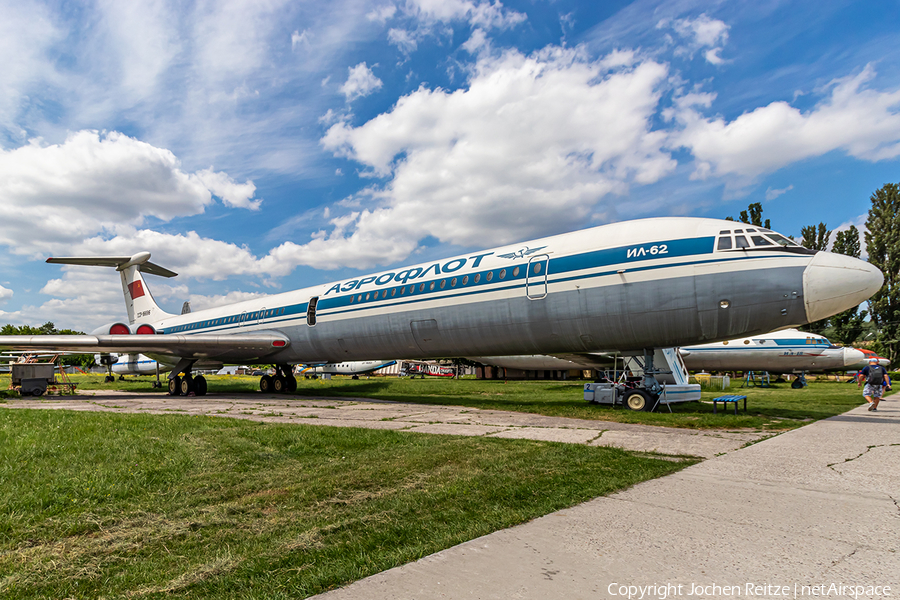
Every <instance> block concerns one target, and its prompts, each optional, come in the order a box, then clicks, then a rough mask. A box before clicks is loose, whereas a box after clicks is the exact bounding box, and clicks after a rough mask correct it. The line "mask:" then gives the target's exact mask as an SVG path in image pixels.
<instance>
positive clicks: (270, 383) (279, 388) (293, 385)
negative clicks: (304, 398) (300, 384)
mask: <svg viewBox="0 0 900 600" xmlns="http://www.w3.org/2000/svg"><path fill="white" fill-rule="evenodd" d="M259 391H261V392H263V393H266V394H271V393H276V394H285V393H294V392H296V391H297V380H296V379H295V378H294V373H293V370H292V369H291V366H290V365H275V375H263V376H262V377H261V378H260V380H259Z"/></svg>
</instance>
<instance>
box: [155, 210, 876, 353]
mask: <svg viewBox="0 0 900 600" xmlns="http://www.w3.org/2000/svg"><path fill="white" fill-rule="evenodd" d="M736 225H741V224H736V223H733V222H729V221H719V220H712V219H693V218H659V219H645V220H638V221H629V222H624V223H616V224H612V225H605V226H602V227H595V228H592V229H586V230H583V231H577V232H574V233H569V234H564V235H559V236H554V237H549V238H544V239H541V240H536V241H531V242H526V243H522V244H513V245H509V246H503V247H499V248H495V249H493V250H486V251H482V252H475V253H470V254H464V255H460V256H457V257H453V258H450V259H444V260H439V261H434V262H429V263H423V264H420V265H415V266H412V267H404V268H402V269H396V270H393V271H385V272H381V273H375V274H372V275H369V276H364V277H358V278H355V279H350V280H346V281H341V282H335V283H331V284H325V285H321V286H314V287H310V288H306V289H302V290H297V291H294V292H288V293H284V294H279V295H274V296H269V297H266V298H262V299H255V300H251V301H247V302H243V303H240V304H236V305H231V306H227V307H222V308H216V309H210V310H205V311H198V312H193V313H189V314H185V315H168V316H166V317H164V318H162V319H160V320H154V321H148V322H150V323H152V324H153V325H154V326H155V327H156V328H157V329H158V330H159V332H160V333H166V334H183V335H191V334H199V333H202V334H220V335H227V334H233V333H242V332H248V333H249V332H254V331H258V332H266V331H277V332H279V333H280V334H282V335H285V336H287V337H288V338H289V340H290V343H289V345H287V347H285V348H284V349H283V350H281V351H279V352H278V353H277V354H271V355H268V356H266V358H265V360H266V362H267V363H324V362H343V361H348V360H366V359H378V358H381V357H385V356H390V357H392V358H397V359H406V358H433V357H450V356H492V355H493V356H496V355H528V354H565V353H581V352H608V351H617V350H618V351H628V350H640V349H643V348H661V347H673V346H686V345H692V344H698V343H704V342H710V341H717V340H725V339H731V338H735V337H740V336H745V335H749V334H755V333H762V332H767V331H772V330H774V329H779V328H786V327H792V326H797V325H801V324H804V323H807V322H809V321H812V320H815V319H819V318H822V317H823V316H827V315H829V314H833V313H835V312H839V311H840V310H844V309H846V308H847V307H849V306H853V305H855V304H856V303H858V302H861V301H862V300H864V299H865V298H867V297H868V296H869V295H871V294H872V293H874V291H876V290H877V289H878V288H879V287H880V285H881V281H882V277H881V273H880V272H879V271H878V270H877V269H875V268H874V267H872V266H871V265H869V264H868V263H865V262H863V261H859V260H857V259H852V258H849V257H844V256H840V255H833V254H829V253H827V252H820V253H817V254H808V253H802V252H799V251H790V250H786V249H783V248H780V247H775V248H753V249H749V250H729V251H719V250H716V247H717V236H718V235H719V233H720V231H721V230H727V229H728V228H734V227H735V226H736ZM311 298H317V302H316V304H315V315H314V316H315V323H314V324H313V322H312V319H310V320H308V319H307V317H308V314H307V313H308V310H309V309H310V299H311ZM208 358H211V359H216V360H222V361H223V362H226V363H227V362H229V360H228V355H227V353H223V355H222V356H212V355H208ZM240 360H241V361H246V360H248V358H247V357H240Z"/></svg>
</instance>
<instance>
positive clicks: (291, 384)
mask: <svg viewBox="0 0 900 600" xmlns="http://www.w3.org/2000/svg"><path fill="white" fill-rule="evenodd" d="M286 389H287V391H288V393H289V394H293V393H294V392H296V391H297V379H296V378H295V377H294V376H293V375H290V376H289V377H288V378H287V388H286Z"/></svg>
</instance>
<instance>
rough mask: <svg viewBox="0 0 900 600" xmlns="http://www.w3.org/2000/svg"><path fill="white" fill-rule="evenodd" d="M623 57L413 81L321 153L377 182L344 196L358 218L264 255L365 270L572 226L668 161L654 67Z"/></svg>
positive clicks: (339, 131) (552, 53) (502, 64)
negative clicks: (437, 250)
mask: <svg viewBox="0 0 900 600" xmlns="http://www.w3.org/2000/svg"><path fill="white" fill-rule="evenodd" d="M632 63H634V61H633V56H632V55H629V56H625V55H623V54H622V53H616V54H615V55H614V56H613V55H610V56H607V57H603V58H601V59H597V60H590V59H589V58H587V57H585V56H584V55H582V54H581V53H580V52H579V51H578V50H577V49H565V48H559V47H551V48H548V49H546V50H543V51H540V52H537V53H535V54H533V55H531V56H525V55H523V54H521V53H518V52H507V53H505V54H503V55H502V56H500V57H493V58H492V57H482V58H481V59H480V60H479V61H478V63H477V65H476V67H475V69H474V73H473V76H472V78H471V80H470V82H469V84H468V86H467V87H466V88H465V89H460V90H457V91H455V92H448V91H445V90H442V89H435V90H429V89H426V88H424V87H423V88H420V89H418V90H416V91H415V92H413V93H411V94H409V95H407V96H405V97H403V98H401V99H400V100H399V101H398V102H397V104H396V105H395V107H394V108H393V109H392V110H391V111H390V112H388V113H384V114H381V115H379V116H377V117H376V118H374V119H372V120H371V121H369V122H367V123H365V124H363V125H361V126H359V127H351V126H350V125H349V124H347V123H344V122H342V123H337V124H335V125H333V126H332V127H331V128H330V129H329V130H328V132H327V134H326V135H325V137H324V138H323V140H322V143H323V145H324V146H325V148H327V149H329V150H331V151H332V152H334V153H335V154H336V155H338V156H344V157H347V158H349V159H353V160H355V161H358V162H360V163H362V164H363V165H365V166H366V167H367V168H369V169H371V171H372V174H373V175H375V176H378V177H385V178H389V181H388V183H387V184H386V185H385V186H383V187H378V186H373V187H372V188H370V189H369V190H368V192H367V195H364V196H359V197H356V198H354V201H355V202H356V203H357V204H360V208H361V210H358V211H355V212H353V213H352V214H350V215H344V216H342V217H339V219H341V220H340V221H339V220H338V219H334V220H333V221H332V226H333V230H332V231H331V232H330V233H329V234H327V235H326V234H325V233H324V232H322V233H321V234H320V235H319V236H318V237H317V238H316V239H314V240H312V241H311V242H310V243H309V244H306V245H303V246H297V245H292V246H285V247H282V248H279V249H278V250H276V251H273V255H279V256H282V254H280V253H285V254H290V255H291V257H292V260H303V261H304V262H305V261H306V260H308V259H304V258H303V256H304V255H305V254H306V253H312V252H313V251H315V252H316V255H317V256H326V257H328V259H331V257H334V261H336V262H335V264H348V263H349V262H350V261H356V260H358V261H360V264H374V262H375V261H377V260H378V259H379V258H384V259H386V260H385V261H384V262H387V261H389V260H399V259H401V258H403V257H404V256H405V255H407V254H408V253H409V252H411V251H412V250H413V249H414V248H415V247H416V245H417V243H418V241H419V240H420V239H422V238H424V237H425V236H433V237H435V238H437V239H438V240H440V241H442V242H447V243H453V244H460V245H467V246H468V245H485V241H486V240H490V242H491V243H498V244H499V243H505V242H512V241H516V240H518V239H523V238H525V237H529V236H531V235H534V234H543V233H547V232H549V231H554V230H555V231H560V230H563V229H567V228H571V227H575V226H578V225H580V224H583V223H584V221H585V220H586V219H588V218H589V215H590V214H591V213H592V211H593V209H594V207H595V205H596V204H597V203H598V202H600V201H601V200H603V199H605V198H608V197H609V195H610V194H619V193H623V192H625V191H626V190H627V189H628V187H629V185H631V184H634V183H637V184H648V183H653V182H655V181H657V180H658V179H659V178H660V177H662V176H663V175H665V174H667V173H669V172H671V171H672V170H673V169H674V167H675V161H674V160H673V159H672V158H671V156H670V155H669V154H668V153H666V152H665V151H663V150H662V148H661V146H662V144H663V143H664V142H665V139H666V135H665V133H663V132H659V131H654V130H653V129H652V127H651V118H652V116H653V115H654V113H655V112H656V110H657V105H658V102H659V97H660V93H661V92H660V86H661V85H662V84H663V83H664V81H665V79H666V77H667V75H668V72H667V69H666V67H665V66H664V65H662V64H659V63H656V62H654V61H649V60H648V61H644V62H639V63H635V64H632ZM634 208H635V209H638V210H639V207H634ZM500 222H502V223H503V224H504V227H503V228H502V230H498V228H497V227H496V225H497V223H500ZM382 253H383V254H382ZM343 257H347V258H343ZM351 257H352V258H351ZM343 261H347V262H343ZM326 264H330V260H326Z"/></svg>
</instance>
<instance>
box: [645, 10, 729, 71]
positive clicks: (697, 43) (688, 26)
mask: <svg viewBox="0 0 900 600" xmlns="http://www.w3.org/2000/svg"><path fill="white" fill-rule="evenodd" d="M657 28H658V29H667V28H671V29H673V30H674V31H675V32H676V33H677V34H678V36H680V38H681V39H682V40H683V41H684V45H682V46H679V47H678V48H676V50H675V54H676V55H681V56H688V57H693V55H694V53H695V52H697V51H701V52H702V53H703V57H704V58H705V59H706V60H707V62H709V63H711V64H714V65H721V64H722V63H724V62H725V61H724V59H722V57H721V56H720V53H721V52H722V46H724V45H725V43H726V42H727V41H728V25H726V24H725V23H724V22H723V21H720V20H718V19H711V18H709V17H708V16H707V15H706V14H705V13H704V14H702V15H700V16H699V17H697V18H696V19H675V20H668V19H664V20H662V21H660V22H659V24H657Z"/></svg>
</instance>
